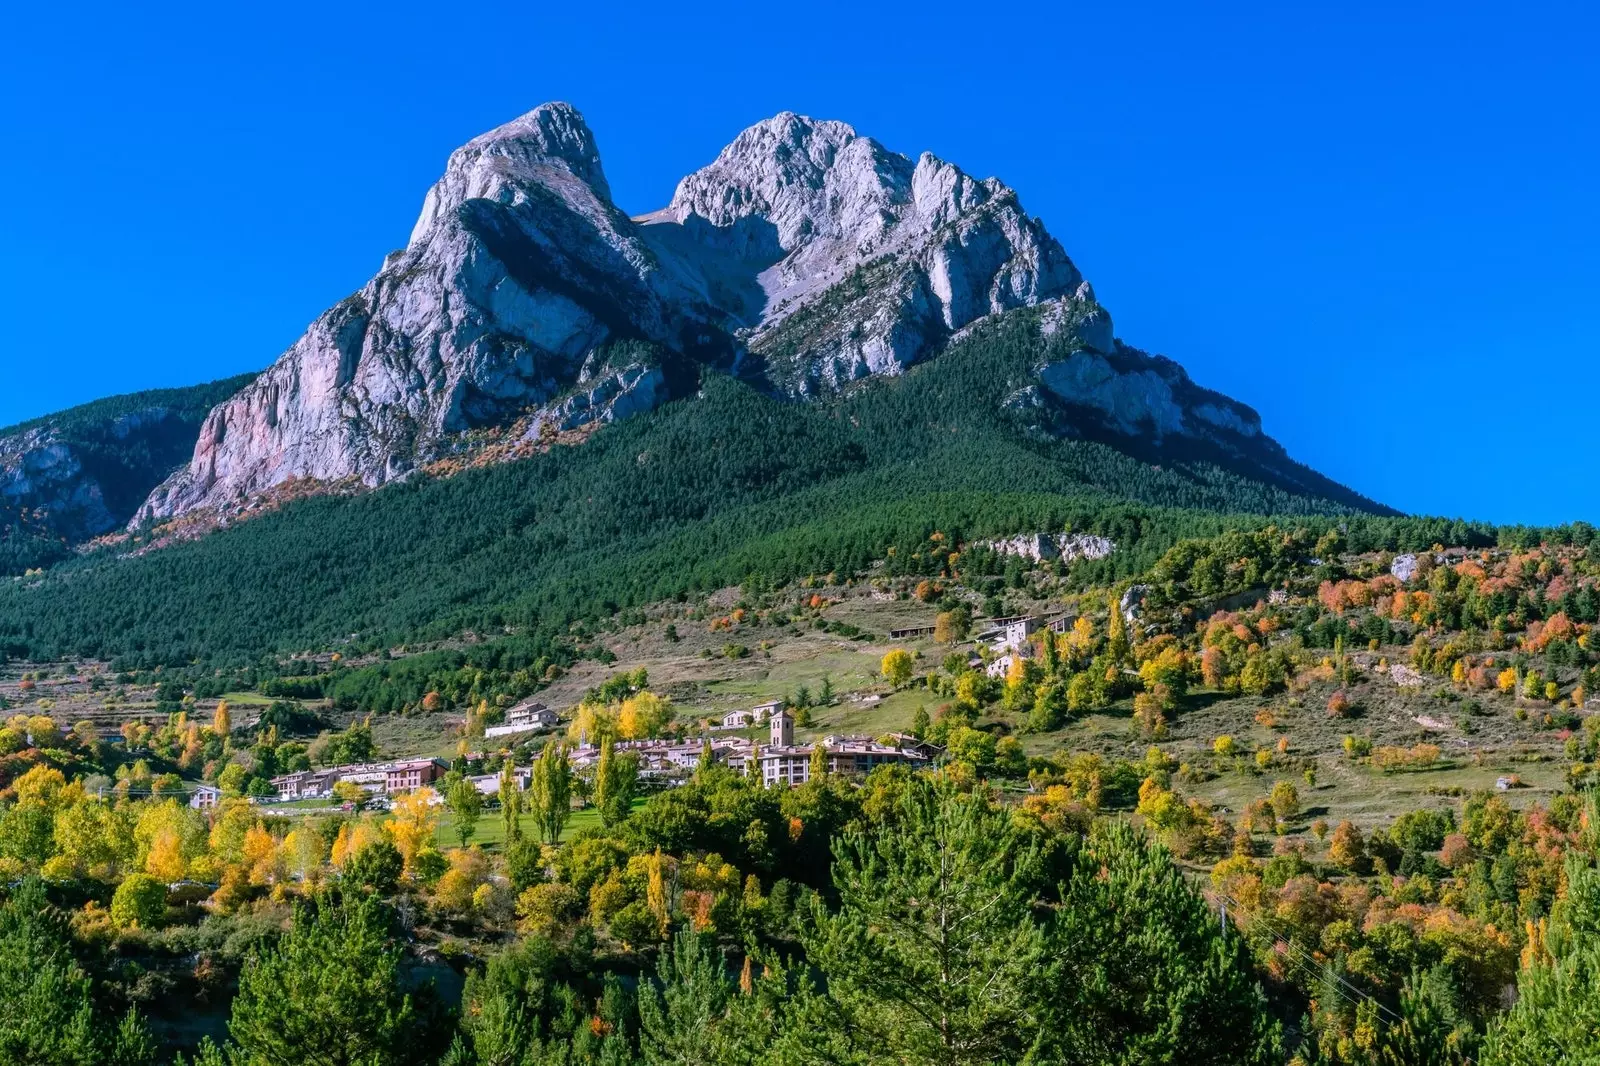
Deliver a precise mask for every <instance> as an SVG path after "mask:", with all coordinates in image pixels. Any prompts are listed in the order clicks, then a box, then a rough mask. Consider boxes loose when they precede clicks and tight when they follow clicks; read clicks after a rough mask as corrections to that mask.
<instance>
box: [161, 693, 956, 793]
mask: <svg viewBox="0 0 1600 1066" xmlns="http://www.w3.org/2000/svg"><path fill="white" fill-rule="evenodd" d="M560 723H561V719H560V717H559V716H558V715H557V714H556V712H554V711H552V710H551V709H550V708H548V707H546V706H544V705H543V704H542V703H539V702H537V701H533V700H528V701H525V702H524V703H522V704H519V705H518V706H516V707H513V708H511V709H510V710H509V711H508V712H507V713H506V721H505V724H503V725H499V726H490V727H488V728H487V729H486V730H485V731H484V733H485V737H486V738H498V737H507V736H526V735H537V734H541V733H550V732H552V731H554V730H555V729H557V728H558V726H559V725H560ZM762 723H765V724H766V725H767V726H768V729H769V733H768V742H767V743H766V745H764V746H763V745H762V744H761V743H760V742H758V741H756V740H753V739H750V738H748V737H744V736H726V735H721V734H724V733H725V732H726V731H727V730H732V729H740V728H746V727H749V726H752V725H761V724H762ZM794 727H795V717H794V715H792V714H790V713H789V712H788V711H787V710H786V709H785V707H784V705H783V701H781V700H776V701H770V702H767V703H762V704H758V705H757V706H755V707H752V708H750V709H749V710H739V711H731V712H729V713H728V714H727V715H726V716H724V718H723V719H722V721H721V728H720V729H719V730H716V731H708V732H707V733H706V735H705V736H703V737H701V738H697V739H650V740H622V741H618V742H616V744H615V745H614V750H615V751H618V752H626V753H629V754H632V755H634V756H636V757H637V759H638V766H639V777H640V779H641V780H642V781H645V782H649V783H651V784H652V785H654V786H657V787H668V786H670V785H672V784H675V783H678V782H681V781H682V780H684V779H685V778H687V777H688V776H689V775H690V774H692V773H693V772H694V771H695V769H696V768H697V767H699V766H700V765H702V764H703V763H704V762H706V761H707V760H709V761H710V762H712V763H715V764H719V765H723V766H726V767H728V768H729V769H730V770H733V771H734V772H735V773H738V774H740V775H743V776H757V777H759V778H760V780H761V782H762V784H763V785H764V786H766V787H777V786H780V785H781V786H787V787H793V786H796V785H802V784H805V783H806V782H807V781H809V780H810V779H811V775H812V772H813V767H814V766H815V765H817V760H818V758H819V753H820V758H821V760H822V765H825V766H826V769H827V773H828V774H830V775H842V776H856V777H860V776H865V775H866V774H867V773H869V772H871V771H872V770H873V769H875V768H877V767H879V766H885V765H888V764H891V763H903V764H906V765H908V766H911V767H913V768H916V767H925V766H929V765H931V764H932V762H933V760H935V759H936V758H938V756H939V755H941V754H942V753H943V749H942V748H940V747H939V746H938V745H936V744H930V743H927V742H925V741H923V740H921V739H919V738H917V737H915V736H912V735H910V734H907V733H892V734H888V735H887V736H884V737H879V738H873V737H865V736H847V735H837V734H829V735H827V736H825V737H823V738H822V739H820V740H819V741H817V742H816V743H815V744H811V745H804V744H797V743H796V742H795V735H794ZM886 741H887V743H886ZM600 752H601V746H600V745H599V744H598V743H595V742H594V741H593V740H591V739H590V738H588V737H581V738H580V739H579V741H578V743H577V744H576V745H575V746H574V747H573V748H571V749H570V750H569V752H568V758H569V760H570V763H571V765H572V768H573V769H574V770H575V771H577V772H579V773H583V772H585V771H591V770H593V768H594V767H595V765H596V764H597V763H598V761H599V759H600ZM483 758H484V753H483V752H467V753H465V755H464V756H463V761H464V762H465V763H466V764H467V765H469V766H470V765H473V764H480V763H481V762H482V761H483ZM450 770H451V764H450V763H449V762H447V761H446V760H444V759H441V758H438V757H435V756H421V757H409V758H401V759H396V760H391V761H385V762H372V763H352V764H349V765H344V766H331V767H326V768H322V769H313V770H301V771H298V772H295V773H289V774H282V775H279V776H277V777H274V778H272V779H271V784H272V786H273V788H274V789H275V790H276V794H275V795H274V796H268V797H262V798H260V799H259V800H258V802H259V803H260V804H262V805H264V806H268V807H270V806H272V805H273V804H276V803H295V802H300V801H306V800H330V801H331V800H338V799H340V798H341V796H348V795H351V793H350V792H349V791H348V789H340V788H339V787H338V786H339V785H341V784H344V785H347V786H355V787H356V788H358V789H360V790H361V792H362V793H364V794H365V795H366V796H368V797H370V798H371V802H373V803H375V804H378V805H383V804H385V803H387V801H388V798H389V797H392V796H395V795H398V794H401V793H405V792H411V791H415V790H416V789H419V788H423V787H426V786H431V785H433V784H434V783H435V782H437V781H439V780H441V779H442V778H444V776H445V775H446V774H448V773H449V772H450ZM510 773H511V775H512V776H513V777H515V778H516V779H517V782H518V784H519V786H520V787H523V788H526V787H527V786H528V781H529V779H530V778H531V776H532V773H533V769H532V766H531V765H528V766H513V767H512V768H511V769H510ZM466 779H467V780H468V781H470V782H471V783H472V784H473V786H474V787H475V788H476V789H477V790H478V792H479V793H480V794H482V795H483V796H485V797H487V798H494V797H497V796H498V795H499V792H500V789H501V786H502V780H503V778H502V775H501V774H500V773H479V774H469V775H467V778H466ZM221 795H222V794H221V791H220V790H219V789H217V788H216V787H215V786H213V785H206V784H202V785H199V786H197V787H196V788H195V789H194V791H193V792H191V794H190V800H189V802H190V806H193V807H196V808H202V809H203V808H208V807H212V806H215V805H216V804H217V803H218V801H219V800H220V798H221ZM434 802H443V800H442V798H440V797H438V796H437V795H435V796H434Z"/></svg>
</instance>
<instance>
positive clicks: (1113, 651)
mask: <svg viewBox="0 0 1600 1066" xmlns="http://www.w3.org/2000/svg"><path fill="white" fill-rule="evenodd" d="M1106 609H1107V613H1108V617H1107V620H1106V653H1107V654H1108V655H1110V656H1111V661H1112V662H1114V663H1118V664H1120V663H1123V662H1126V661H1127V659H1128V652H1129V651H1131V650H1132V646H1131V645H1130V644H1129V642H1128V620H1127V619H1126V618H1125V617H1123V614H1122V601H1121V600H1119V599H1118V598H1117V597H1116V596H1115V595H1113V596H1112V597H1111V599H1110V600H1109V601H1108V602H1107V604H1106Z"/></svg>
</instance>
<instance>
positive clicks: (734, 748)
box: [572, 701, 942, 786]
mask: <svg viewBox="0 0 1600 1066" xmlns="http://www.w3.org/2000/svg"><path fill="white" fill-rule="evenodd" d="M733 714H741V715H747V716H751V717H747V718H745V719H743V721H745V722H746V723H747V724H748V722H750V721H752V720H753V721H765V722H766V723H767V724H768V729H769V732H768V743H767V745H766V746H764V747H763V746H762V745H761V744H759V743H757V742H756V741H753V740H750V739H748V738H745V737H710V738H706V739H702V740H673V741H669V740H630V741H622V742H619V743H617V744H615V745H613V750H614V751H622V752H633V753H634V754H636V755H637V756H638V757H639V774H640V776H641V777H645V778H657V779H672V778H677V777H682V776H684V775H685V774H687V773H689V772H691V771H693V770H694V768H695V767H696V766H698V765H699V764H700V760H701V759H702V758H703V757H705V755H706V751H707V749H708V748H709V750H710V756H711V760H712V761H713V762H716V763H721V764H722V765H724V766H727V767H729V768H730V769H732V770H735V771H737V772H739V773H742V774H745V775H747V776H748V775H759V776H760V777H761V781H762V783H763V784H765V785H769V786H770V785H779V784H785V785H800V784H804V783H805V782H806V781H809V780H810V779H811V766H812V760H813V757H814V755H815V753H816V750H817V747H818V746H819V745H820V747H821V748H822V752H823V759H824V762H825V765H826V766H827V768H828V772H829V773H830V774H865V773H868V772H869V771H871V770H873V769H875V768H876V767H879V766H884V765H887V764H889V763H905V764H907V765H909V766H913V767H916V766H926V765H928V764H930V763H931V762H932V761H933V759H934V758H935V757H937V756H938V755H939V754H940V752H941V750H942V749H940V748H939V747H938V746H937V745H933V744H928V743H926V742H924V741H921V740H919V739H917V738H916V737H913V736H910V735H909V734H903V733H897V734H893V735H891V736H890V737H888V738H885V739H888V740H892V741H893V743H892V744H886V743H883V741H882V740H876V739H873V738H871V737H855V736H842V735H838V734H834V735H830V736H826V737H823V738H822V739H821V740H820V741H818V742H817V743H816V744H796V743H795V740H794V716H793V715H791V714H789V713H788V712H787V711H785V710H784V709H783V704H782V702H781V701H780V702H774V703H770V704H762V705H761V706H760V707H757V708H755V709H754V710H751V711H739V712H733V713H732V714H730V715H727V716H725V717H724V719H723V721H724V723H728V722H729V720H730V719H731V718H732V717H733ZM724 728H725V729H726V728H734V727H733V726H732V725H729V724H725V725H724ZM599 758H600V749H599V748H598V746H596V745H593V744H589V743H583V744H580V745H579V746H578V748H577V749H576V750H575V751H574V752H573V753H572V762H573V765H574V766H575V767H587V766H591V765H593V764H594V763H595V762H596V761H598V760H599Z"/></svg>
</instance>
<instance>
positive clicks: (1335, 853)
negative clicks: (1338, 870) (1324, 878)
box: [1328, 818, 1367, 873]
mask: <svg viewBox="0 0 1600 1066" xmlns="http://www.w3.org/2000/svg"><path fill="white" fill-rule="evenodd" d="M1366 857H1367V849H1366V841H1365V840H1363V839H1362V836H1361V830H1359V829H1357V828H1356V824H1355V823H1354V822H1352V821H1350V820H1349V819H1348V818H1347V819H1345V820H1344V821H1342V822H1340V823H1339V825H1338V826H1337V827H1336V828H1335V829H1334V831H1333V837H1332V839H1331V840H1329V842H1328V861H1329V862H1332V863H1333V864H1334V865H1336V866H1342V867H1343V868H1344V869H1346V870H1349V871H1350V872H1351V873H1359V872H1361V868H1362V867H1363V866H1364V865H1365V864H1366Z"/></svg>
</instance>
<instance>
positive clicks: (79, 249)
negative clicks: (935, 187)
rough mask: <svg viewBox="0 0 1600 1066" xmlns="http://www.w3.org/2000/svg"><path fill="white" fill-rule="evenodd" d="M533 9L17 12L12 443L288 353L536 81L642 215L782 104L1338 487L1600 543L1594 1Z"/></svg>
mask: <svg viewBox="0 0 1600 1066" xmlns="http://www.w3.org/2000/svg"><path fill="white" fill-rule="evenodd" d="M543 6H544V5H540V4H528V3H521V4H514V5H513V4H505V5H500V4H494V3H478V4H470V5H457V6H451V5H448V4H447V5H440V4H438V3H430V4H414V3H411V2H409V0H394V2H390V3H386V4H382V5H379V4H372V5H368V6H363V7H360V8H357V7H354V6H349V5H327V4H322V3H318V4H310V3H301V2H284V3H277V4H273V5H216V4H207V5H204V6H198V5H197V6H194V7H187V8H186V7H185V6H183V5H172V4H157V5H150V6H149V7H148V8H146V6H145V5H127V4H116V5H111V4H104V3H100V2H95V0H90V2H86V3H81V4H76V5H55V4H52V5H44V4H39V3H33V4H29V5H27V7H22V6H20V5H19V7H18V8H17V9H16V10H13V11H12V12H11V13H10V14H9V15H8V17H7V26H6V40H5V43H4V44H3V45H0V48H3V49H4V56H5V58H4V61H3V62H0V99H3V100H5V101H6V102H5V104H4V106H3V107H0V160H3V163H4V165H3V166H0V203H3V204H4V209H3V210H0V253H3V254H0V314H3V318H4V321H5V324H6V328H5V331H4V334H3V337H0V372H3V373H0V424H6V423H10V422H13V421H16V420H19V419H22V418H25V417H29V416H32V415H35V414H39V413H43V412H46V411H50V410H54V409H57V408H60V407H64V406H67V405H70V404H73V403H77V402H81V401H84V400H88V399H92V398H94V397H96V396H101V395H106V394H110V393H115V392H124V391H129V390H132V389H137V388H145V387H152V386H157V385H177V384H187V383H191V382H194V381H198V380H205V379H210V378H215V377H220V376H223V375H226V374H231V373H234V372H238V371H242V370H249V369H257V368H260V367H263V366H265V365H267V364H268V363H270V362H271V361H272V360H273V359H274V358H275V357H276V356H277V355H278V353H279V352H281V351H282V350H283V349H284V348H285V347H286V346H287V345H288V344H289V343H290V342H291V341H292V340H293V339H294V338H295V337H296V336H297V335H298V334H299V332H300V331H301V330H302V329H303V328H304V326H305V325H306V324H307V323H308V322H309V321H310V320H311V319H312V318H313V317H315V316H316V315H317V314H318V313H319V312H320V311H321V310H322V309H323V308H325V307H327V306H328V305H330V304H332V303H334V302H335V301H337V300H338V299H340V298H342V297H343V296H345V295H346V294H348V293H349V292H351V291H353V290H355V289H356V288H358V287H359V286H360V285H361V284H362V283H363V282H364V281H365V280H366V279H367V278H368V277H369V276H370V275H371V274H372V273H373V272H374V271H375V270H376V269H377V268H378V266H379V264H380V262H381V260H382V257H383V255H384V253H385V252H386V251H388V250H390V249H392V248H396V247H399V246H401V245H402V244H404V242H405V240H406V236H407V234H408V233H409V231H410V228H411V225H412V222H413V221H414V219H415V216H416V213H417V210H418V208H419V207H420V205H421V203H422V197H423V194H424V192H425V191H426V190H427V188H428V186H429V184H430V183H431V182H432V181H433V180H434V178H435V177H436V176H437V175H438V173H439V171H440V170H441V168H442V166H443V164H444V160H445V157H446V156H447V155H448V153H449V152H450V150H451V148H453V147H454V146H456V145H457V144H459V143H461V142H462V141H465V140H467V139H468V138H469V137H471V136H473V135H474V134H477V133H479V132H481V131H483V130H485V129H488V128H490V127H492V126H494V125H496V124H498V123H500V122H502V121H505V120H506V119H509V118H511V117H513V116H515V115H517V114H519V113H521V112H522V111H525V110H527V109H529V108H531V107H533V106H535V105H536V104H539V103H541V102H543V101H546V100H553V99H565V100H569V101H571V102H572V103H574V104H575V105H576V106H578V107H579V108H580V109H581V110H582V111H583V112H584V113H585V114H586V116H587V117H588V119H589V122H590V125H591V126H592V127H593V128H594V130H595V131H596V135H597V136H598V138H599V141H600V147H601V152H602V156H603V158H604V162H605V167H606V171H607V174H608V175H609V177H610V180H611V185H612V188H613V190H614V191H615V193H616V196H617V199H618V202H619V203H620V204H621V206H622V207H624V208H625V209H626V210H628V211H630V212H639V211H644V210H648V209H651V208H654V207H657V206H659V205H661V204H662V203H664V202H665V201H666V200H667V198H668V197H669V196H670V195H671V192H672V188H673V184H674V182H675V181H676V179H677V178H678V177H679V176H680V175H682V174H683V173H685V172H686V171H688V170H690V169H692V168H694V167H696V166H698V165H701V164H703V163H705V162H706V161H708V160H709V159H710V158H711V157H712V156H713V155H714V154H715V153H716V151H717V150H718V148H720V147H721V146H722V145H723V144H724V143H726V142H727V141H728V140H730V139H731V138H732V137H733V135H734V134H735V133H737V132H738V131H739V130H740V129H741V128H743V127H744V126H746V125H748V124H749V123H751V122H753V121H756V120H758V119H761V118H763V117H766V116H768V115H770V114H773V113H775V112H777V111H780V110H784V109H790V110H795V111H800V112H802V113H806V114H811V115H814V116H818V117H828V118H840V119H844V120H846V121H849V122H851V123H853V124H854V125H855V126H856V128H857V129H858V130H859V131H861V132H863V133H866V134H869V135H871V136H874V137H876V138H878V139H879V140H880V141H882V142H884V143H885V144H887V145H888V146H889V147H891V148H893V149H896V150H899V151H902V152H906V153H908V154H913V155H914V154H915V153H917V152H919V151H921V150H922V149H924V148H927V149H931V150H933V151H935V152H937V153H938V154H939V155H941V156H943V157H944V158H946V159H949V160H951V161H953V162H956V163H958V164H959V165H961V166H962V167H963V168H965V169H966V170H968V171H970V172H972V173H975V174H978V175H991V174H992V175H997V176H999V177H1001V178H1003V179H1004V180H1005V181H1006V182H1008V183H1009V184H1011V185H1012V186H1014V187H1015V188H1017V189H1018V190H1019V192H1020V193H1021V196H1022V202H1023V204H1024V205H1025V206H1026V207H1027V208H1028V209H1029V210H1030V211H1031V212H1033V213H1035V214H1037V215H1040V216H1042V217H1043V218H1044V220H1045V221H1046V223H1047V224H1048V225H1049V227H1050V228H1051V230H1052V231H1053V232H1054V233H1055V234H1056V235H1057V236H1058V237H1059V238H1060V239H1061V240H1062V242H1063V243H1064V244H1065V245H1066V247H1067V250H1068V251H1069V252H1070V253H1071V254H1072V256H1073V258H1074V259H1075V260H1076V262H1077V263H1078V266H1079V267H1080V268H1081V269H1082V270H1083V271H1084V273H1085V274H1086V275H1087V276H1088V277H1089V278H1090V279H1091V280H1092V281H1093V283H1094V286H1095V289H1096V291H1097V293H1098V294H1099V296H1100V299H1101V300H1102V301H1103V302H1104V303H1105V304H1106V305H1107V306H1108V307H1109V308H1110V309H1111V311H1112V314H1113V316H1114V317H1115V320H1116V323H1117V332H1118V334H1119V335H1120V336H1121V337H1122V338H1123V339H1124V340H1126V341H1128V342H1130V343H1133V344H1136V345H1139V346H1140V347H1143V348H1146V349H1148V350H1150V351H1155V352H1161V353H1164V354H1166V355H1170V356H1171V357H1173V358H1175V359H1177V360H1178V361H1179V362H1181V363H1183V364H1184V365H1185V366H1186V367H1188V369H1189V371H1190V372H1191V374H1192V375H1193V376H1194V377H1195V378H1196V379H1197V380H1198V381H1200V382H1201V383H1202V384H1205V385H1209V386H1212V387H1214V388H1217V389H1220V390H1222V391H1224V392H1227V393H1229V394H1231V395H1233V396H1235V397H1237V398H1239V399H1241V400H1243V401H1245V402H1247V403H1250V404H1252V405H1254V406H1255V407H1256V408H1257V409H1258V410H1260V412H1261V414H1262V417H1263V419H1264V421H1265V423H1266V427H1267V430H1268V432H1270V433H1272V434H1273V435H1274V436H1276V437H1277V438H1278V439H1279V440H1281V441H1282V442H1283V443H1284V444H1285V445H1286V446H1287V447H1288V449H1289V451H1290V452H1291V453H1292V454H1293V455H1294V456H1296V457H1297V458H1299V459H1301V460H1302V461H1304V462H1307V463H1309V464H1311V465H1313V466H1315V467H1317V468H1319V469H1321V470H1323V471H1324V472H1326V473H1327V474H1329V475H1331V476H1333V477H1335V478H1337V479H1339V480H1341V481H1344V482H1346V483H1348V484H1350V485H1352V486H1354V487H1355V488H1357V489H1359V490H1361V491H1363V492H1365V493H1367V494H1369V495H1371V496H1374V497H1376V498H1378V499H1380V500H1383V501H1385V502H1387V503H1390V504H1392V505H1394V506H1397V507H1400V508H1403V509H1405V510H1410V511H1417V512H1427V513H1441V514H1450V515H1457V514H1460V515H1466V516H1469V517H1480V518H1488V519H1494V520H1498V521H1528V522H1557V521H1562V520H1567V519H1572V518H1580V517H1581V518H1586V519H1588V520H1590V521H1596V522H1600V447H1597V445H1596V437H1597V436H1600V417H1597V415H1600V343H1597V338H1600V206H1597V202H1600V181H1597V178H1596V175H1597V174H1600V145H1597V131H1600V117H1597V112H1596V104H1597V102H1600V63H1597V62H1596V59H1595V57H1596V55H1597V54H1600V32H1597V31H1600V19H1597V16H1596V15H1595V14H1594V13H1593V9H1592V6H1591V5H1584V4H1579V3H1572V4H1549V5H1545V4H1521V5H1506V4H1503V3H1500V4H1493V5H1490V4H1483V5H1474V4H1470V3H1469V4H1460V3H1452V4H1437V5H1432V4H1417V3H1411V4H1400V5H1394V4H1373V5H1370V6H1368V5H1360V4H1340V5H1316V8H1317V10H1312V7H1313V5H1300V4H1282V3H1272V4H1261V5H1259V6H1248V7H1247V6H1231V5H1230V6H1227V7H1226V9H1225V10H1224V9H1223V6H1222V5H1197V4H1184V5H1180V4H1170V5H1134V4H1122V3H1116V4H1113V3H1101V4H1097V5H1093V6H1085V5H1076V4H1063V3H1050V4H1039V5H1036V6H1021V5H1015V4H1004V5H987V6H986V5H981V4H980V5H973V4H970V3H963V4H959V5H949V6H945V5H941V4H937V3H924V4H916V5H907V4H893V5H882V6H881V7H875V6H874V5H872V4H868V3H860V2H857V3H849V4H837V5H833V4H823V5H817V4H790V5H767V4H747V3H742V4H731V5H725V6H724V5H716V6H713V5H709V4H706V5H647V6H639V7H630V6H629V5H627V4H605V5H601V4H564V5H560V6H559V8H556V9H555V10H548V11H547V10H542V8H543ZM1213 7H1215V8H1216V9H1217V10H1215V11H1205V10H1202V9H1205V8H1213ZM332 8H338V10H331V9H332ZM602 19H604V20H605V21H603V22H602V21H601V20H602Z"/></svg>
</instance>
